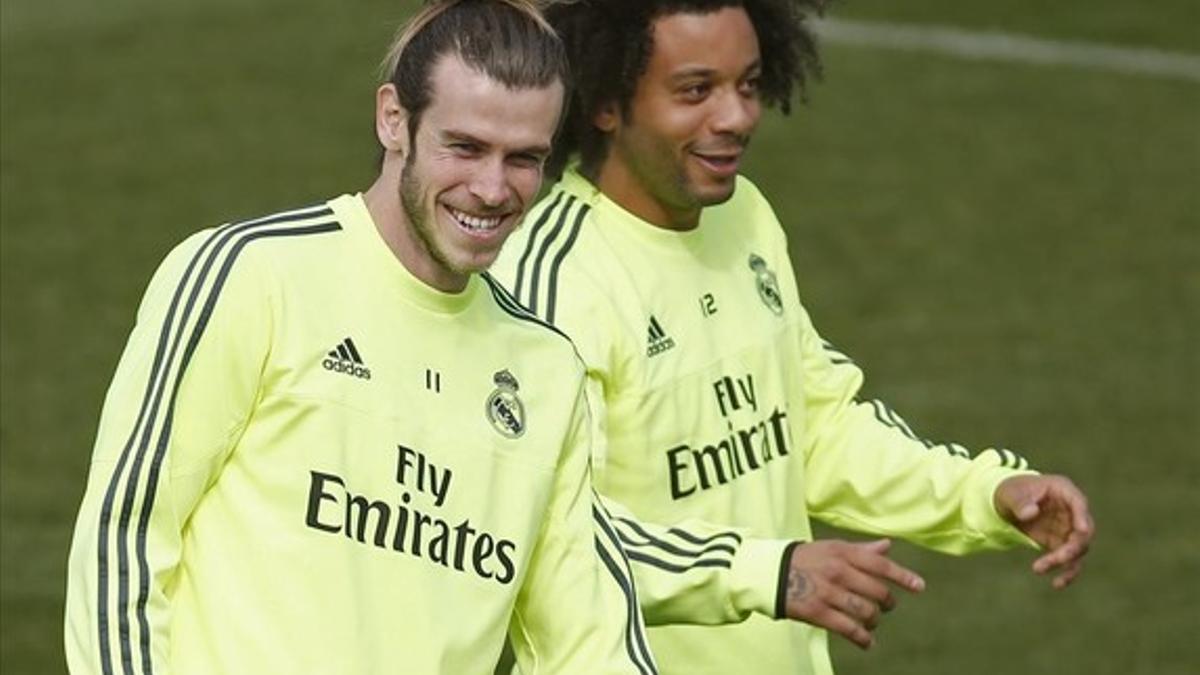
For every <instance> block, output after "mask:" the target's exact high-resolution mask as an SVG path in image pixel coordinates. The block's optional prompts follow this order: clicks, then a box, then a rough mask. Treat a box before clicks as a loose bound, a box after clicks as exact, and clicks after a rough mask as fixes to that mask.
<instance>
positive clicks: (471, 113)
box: [421, 54, 564, 147]
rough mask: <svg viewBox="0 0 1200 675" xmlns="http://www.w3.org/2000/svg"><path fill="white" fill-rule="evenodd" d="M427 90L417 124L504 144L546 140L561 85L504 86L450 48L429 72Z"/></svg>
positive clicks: (556, 111)
mask: <svg viewBox="0 0 1200 675" xmlns="http://www.w3.org/2000/svg"><path fill="white" fill-rule="evenodd" d="M430 83H431V85H432V87H431V88H432V92H431V93H432V96H431V98H430V102H429V107H428V108H426V109H425V112H424V113H423V114H422V118H421V126H422V127H425V126H427V125H428V127H429V128H431V129H432V130H434V131H439V132H446V131H452V132H456V133H460V134H466V135H469V136H471V137H473V138H475V139H477V140H481V141H485V142H487V143H489V144H494V145H497V146H504V147H524V146H529V145H548V144H549V143H550V140H551V139H552V138H553V136H554V132H555V130H556V129H557V128H558V117H559V115H560V114H561V113H562V107H563V93H564V89H563V85H562V83H561V82H558V81H557V80H556V81H554V82H552V83H551V84H549V85H547V86H545V87H518V88H509V87H508V86H506V85H505V84H503V83H501V82H498V81H497V80H494V79H492V78H491V77H490V76H488V75H486V74H484V73H482V72H480V71H478V70H475V69H474V68H471V67H470V66H468V65H466V64H465V63H463V62H462V60H461V59H460V58H459V57H458V56H457V55H454V54H447V55H445V56H443V57H441V58H440V59H439V60H438V62H437V63H436V64H435V65H434V67H433V69H432V71H431V72H430Z"/></svg>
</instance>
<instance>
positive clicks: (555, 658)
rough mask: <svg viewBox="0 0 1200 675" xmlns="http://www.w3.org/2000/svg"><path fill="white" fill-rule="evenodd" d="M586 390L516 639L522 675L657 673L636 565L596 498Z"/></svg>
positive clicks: (516, 618)
mask: <svg viewBox="0 0 1200 675" xmlns="http://www.w3.org/2000/svg"><path fill="white" fill-rule="evenodd" d="M589 438H590V433H589V422H588V420H587V407H586V404H585V403H584V394H583V389H582V387H580V391H579V393H578V395H577V399H576V404H575V411H574V414H573V419H572V423H571V430H570V434H569V436H568V438H567V439H566V443H565V447H564V449H563V452H562V455H561V457H560V460H559V465H558V467H557V471H556V478H555V484H554V491H553V494H552V496H551V499H550V504H549V507H548V509H547V513H546V517H545V519H544V521H543V525H542V530H541V533H540V535H539V538H538V542H537V544H536V545H535V546H534V550H533V554H532V559H531V561H530V565H529V569H528V572H527V575H526V578H525V582H524V584H523V585H522V587H521V590H520V591H519V593H518V595H517V603H516V608H515V610H514V612H513V618H512V622H511V624H510V626H509V639H510V641H511V643H512V647H513V653H514V655H515V656H516V663H517V666H518V668H519V672H521V673H524V675H551V674H557V673H579V674H581V675H585V674H592V673H631V674H633V673H636V674H639V675H650V674H652V673H657V672H658V670H657V666H656V665H655V662H654V657H653V656H652V655H651V653H650V648H649V643H648V640H647V639H646V635H645V625H644V620H643V618H642V613H641V610H640V609H639V607H638V595H637V590H636V589H635V587H634V582H633V578H632V575H631V574H630V569H629V563H628V560H627V559H626V557H625V554H624V552H623V551H622V549H621V546H620V543H619V542H618V539H617V536H616V534H615V531H614V529H613V524H612V522H611V520H610V518H609V516H608V514H607V513H606V512H605V511H604V509H603V506H602V505H601V504H600V502H599V501H598V500H597V498H596V497H595V493H594V492H593V491H592V487H591V476H590V471H589V468H588V467H589V462H588V453H589V447H588V443H589Z"/></svg>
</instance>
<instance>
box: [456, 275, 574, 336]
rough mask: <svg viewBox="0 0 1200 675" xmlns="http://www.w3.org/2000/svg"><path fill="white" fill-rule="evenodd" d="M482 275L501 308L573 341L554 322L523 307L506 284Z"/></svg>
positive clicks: (490, 276)
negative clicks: (550, 322) (510, 292)
mask: <svg viewBox="0 0 1200 675" xmlns="http://www.w3.org/2000/svg"><path fill="white" fill-rule="evenodd" d="M480 276H481V277H483V280H484V281H486V282H487V285H488V288H489V289H490V290H491V292H492V298H493V299H495V301H496V304H497V305H498V306H499V307H500V309H502V310H504V312H505V313H507V314H508V315H510V316H512V317H513V318H515V319H520V320H521V321H526V322H528V323H532V324H534V325H537V326H541V327H542V328H545V329H546V330H549V331H553V332H555V333H557V334H558V335H560V336H562V338H563V339H564V340H567V341H568V342H570V341H571V338H569V337H567V334H566V333H564V332H562V331H561V330H559V329H558V328H556V327H555V326H554V325H553V324H549V323H546V322H545V321H543V320H542V319H540V318H538V317H537V316H536V315H534V314H532V313H530V311H529V310H528V309H525V308H524V307H522V306H521V304H520V303H518V302H517V301H516V300H515V299H513V297H512V296H511V295H509V293H508V291H507V290H505V288H504V286H503V285H501V283H500V282H499V281H496V280H495V279H494V278H493V277H492V275H491V274H488V273H487V272H484V273H483V274H481V275H480ZM574 344H575V343H574V342H572V343H571V345H572V346H574Z"/></svg>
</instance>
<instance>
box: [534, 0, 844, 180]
mask: <svg viewBox="0 0 1200 675" xmlns="http://www.w3.org/2000/svg"><path fill="white" fill-rule="evenodd" d="M827 4H828V0H562V1H560V2H556V3H552V4H550V6H549V7H547V8H546V12H545V13H546V18H547V19H548V20H549V21H550V24H551V25H552V26H554V29H555V31H556V32H557V33H558V34H559V37H561V38H562V41H563V43H564V44H565V45H566V48H567V57H568V59H569V60H570V63H571V79H572V81H573V83H574V87H573V88H572V91H571V100H570V105H569V106H568V111H567V117H566V119H565V120H564V122H563V126H562V131H561V132H560V134H559V137H558V140H557V142H556V143H555V147H554V152H553V154H552V155H551V157H550V160H549V161H548V163H547V166H546V171H547V173H548V174H549V175H550V176H552V177H556V178H557V177H558V176H561V175H562V170H563V168H564V167H565V166H566V164H567V162H568V161H569V160H570V158H571V157H572V156H575V155H578V156H579V159H580V161H581V163H582V166H583V167H584V170H585V172H586V171H590V170H593V169H594V168H595V167H597V166H599V164H600V162H601V161H603V159H604V155H605V152H606V151H607V147H608V143H607V137H606V135H605V134H604V133H603V132H601V131H600V130H599V129H597V128H595V127H594V126H593V125H592V120H593V118H594V117H595V114H596V113H597V112H598V111H599V110H600V108H601V107H602V106H604V105H609V104H612V103H616V104H617V106H618V108H619V109H620V111H621V113H622V114H623V115H628V114H629V105H630V102H631V101H632V99H633V95H634V91H635V90H636V88H637V82H638V78H640V77H641V76H642V75H643V74H645V72H646V67H647V65H648V63H649V60H650V54H651V52H652V50H653V47H654V43H653V31H652V25H653V23H654V21H655V20H656V19H658V18H660V17H663V16H668V15H671V14H678V13H681V12H688V13H698V14H706V13H709V12H715V11H717V10H720V9H723V8H726V7H741V8H743V9H745V10H746V14H747V15H748V16H749V17H750V22H751V24H753V26H754V30H755V32H756V33H757V35H758V42H759V47H760V50H761V52H762V75H761V79H760V85H759V92H760V95H761V97H762V100H763V103H765V104H766V105H767V106H769V107H777V108H779V109H780V110H781V111H782V112H783V113H784V114H787V113H788V112H790V111H791V102H792V93H793V91H796V90H798V93H799V98H800V100H801V101H803V100H804V98H805V97H804V93H805V92H804V87H805V84H806V83H807V82H808V79H809V77H810V76H811V77H820V74H821V60H820V57H819V56H818V54H817V43H816V36H815V35H814V34H813V31H812V30H811V29H810V28H809V26H808V25H807V24H806V23H805V19H806V17H807V12H812V13H816V14H821V13H822V12H823V10H824V8H825V6H826V5H827Z"/></svg>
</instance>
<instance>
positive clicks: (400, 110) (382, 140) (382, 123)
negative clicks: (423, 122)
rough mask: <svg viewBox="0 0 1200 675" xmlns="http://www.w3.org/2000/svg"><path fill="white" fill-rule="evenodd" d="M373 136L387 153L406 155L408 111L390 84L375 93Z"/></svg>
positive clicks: (381, 86) (394, 86) (382, 86)
mask: <svg viewBox="0 0 1200 675" xmlns="http://www.w3.org/2000/svg"><path fill="white" fill-rule="evenodd" d="M375 135H376V136H377V137H378V138H379V144H380V145H382V146H383V148H384V150H386V151H387V152H396V153H400V154H401V155H404V154H407V153H408V111H407V110H405V109H404V106H402V105H400V94H399V93H397V92H396V85H394V84H392V83H391V82H388V83H387V84H383V85H380V87H379V89H377V90H376V91H375Z"/></svg>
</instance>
